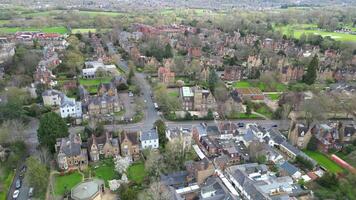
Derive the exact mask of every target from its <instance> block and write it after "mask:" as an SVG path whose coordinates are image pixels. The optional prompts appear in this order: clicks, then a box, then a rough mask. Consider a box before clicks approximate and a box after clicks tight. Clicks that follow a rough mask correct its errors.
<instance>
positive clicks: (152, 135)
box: [141, 129, 158, 141]
mask: <svg viewBox="0 0 356 200" xmlns="http://www.w3.org/2000/svg"><path fill="white" fill-rule="evenodd" d="M157 139H158V133H157V130H156V129H154V130H149V131H145V132H142V134H141V141H146V140H157Z"/></svg>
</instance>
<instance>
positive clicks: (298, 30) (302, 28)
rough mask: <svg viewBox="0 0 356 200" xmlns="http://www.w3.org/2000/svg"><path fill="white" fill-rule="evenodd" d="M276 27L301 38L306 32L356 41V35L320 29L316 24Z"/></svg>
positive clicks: (284, 32) (340, 39) (346, 40)
mask: <svg viewBox="0 0 356 200" xmlns="http://www.w3.org/2000/svg"><path fill="white" fill-rule="evenodd" d="M276 28H277V30H278V29H279V30H280V31H281V32H282V33H283V34H286V35H290V34H292V35H293V36H294V37H295V38H299V37H300V36H301V35H302V34H303V33H304V34H306V35H308V34H315V35H321V36H322V37H326V36H330V37H331V38H333V39H335V40H339V41H345V42H356V35H351V34H345V33H335V32H328V31H323V30H318V29H317V26H316V25H315V24H297V25H287V26H280V27H276Z"/></svg>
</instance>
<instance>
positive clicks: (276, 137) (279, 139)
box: [268, 129, 285, 144]
mask: <svg viewBox="0 0 356 200" xmlns="http://www.w3.org/2000/svg"><path fill="white" fill-rule="evenodd" d="M268 133H269V135H270V137H271V138H270V139H272V140H273V141H274V142H275V143H277V144H282V143H283V142H284V141H285V138H284V137H283V136H282V134H281V133H280V132H279V131H278V130H276V129H269V130H268Z"/></svg>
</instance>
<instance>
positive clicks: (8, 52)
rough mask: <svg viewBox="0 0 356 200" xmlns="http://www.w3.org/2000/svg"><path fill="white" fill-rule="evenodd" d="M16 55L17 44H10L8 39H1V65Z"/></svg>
mask: <svg viewBox="0 0 356 200" xmlns="http://www.w3.org/2000/svg"><path fill="white" fill-rule="evenodd" d="M14 55H15V43H14V42H10V41H9V40H8V39H7V38H3V37H1V38H0V64H1V63H4V62H5V61H7V60H8V59H10V58H12V57H13V56H14Z"/></svg>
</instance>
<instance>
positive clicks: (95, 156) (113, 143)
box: [88, 132, 120, 162]
mask: <svg viewBox="0 0 356 200" xmlns="http://www.w3.org/2000/svg"><path fill="white" fill-rule="evenodd" d="M88 152H89V156H90V160H91V161H93V162H96V161H99V160H100V156H103V157H104V158H109V157H115V156H117V155H119V153H120V147H119V140H118V138H113V137H112V134H110V133H109V132H106V133H105V134H104V135H101V136H99V137H96V136H95V135H94V134H92V136H91V138H89V139H88Z"/></svg>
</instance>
